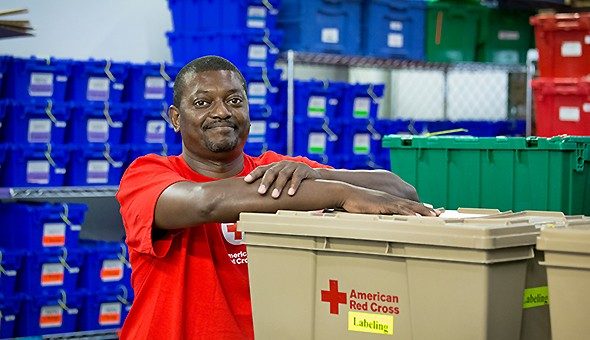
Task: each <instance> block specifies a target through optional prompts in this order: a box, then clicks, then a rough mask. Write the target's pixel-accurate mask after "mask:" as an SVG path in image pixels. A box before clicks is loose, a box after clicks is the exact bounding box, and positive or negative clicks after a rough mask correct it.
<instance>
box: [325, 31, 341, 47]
mask: <svg viewBox="0 0 590 340" xmlns="http://www.w3.org/2000/svg"><path fill="white" fill-rule="evenodd" d="M321 41H322V42H323V43H324V44H337V43H339V42H340V30H338V29H337V28H332V27H326V28H322V40H321Z"/></svg>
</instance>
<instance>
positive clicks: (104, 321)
mask: <svg viewBox="0 0 590 340" xmlns="http://www.w3.org/2000/svg"><path fill="white" fill-rule="evenodd" d="M121 309H122V308H121V303H120V302H107V303H101V304H100V314H99V315H98V324H99V325H101V326H118V325H119V324H121Z"/></svg>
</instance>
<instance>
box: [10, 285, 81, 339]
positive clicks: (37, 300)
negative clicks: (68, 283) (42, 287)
mask: <svg viewBox="0 0 590 340" xmlns="http://www.w3.org/2000/svg"><path fill="white" fill-rule="evenodd" d="M81 306H82V299H81V296H80V294H78V293H73V292H71V291H66V290H60V291H57V292H52V293H48V294H39V295H35V296H27V297H26V299H25V300H24V301H23V305H22V309H21V314H20V315H19V318H18V319H17V322H16V326H17V327H16V336H17V337H25V336H39V335H43V334H56V333H69V332H74V331H75V330H76V326H77V323H78V316H79V312H80V308H81Z"/></svg>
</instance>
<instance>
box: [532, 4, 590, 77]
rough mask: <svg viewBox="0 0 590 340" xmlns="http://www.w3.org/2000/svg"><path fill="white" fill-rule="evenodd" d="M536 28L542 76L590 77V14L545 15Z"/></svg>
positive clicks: (534, 20)
mask: <svg viewBox="0 0 590 340" xmlns="http://www.w3.org/2000/svg"><path fill="white" fill-rule="evenodd" d="M530 23H531V25H533V26H534V27H535V42H536V44H537V49H538V50H539V64H538V65H539V71H540V73H541V77H564V78H568V77H584V76H587V75H590V13H560V14H554V13H543V14H538V15H535V16H533V17H531V18H530Z"/></svg>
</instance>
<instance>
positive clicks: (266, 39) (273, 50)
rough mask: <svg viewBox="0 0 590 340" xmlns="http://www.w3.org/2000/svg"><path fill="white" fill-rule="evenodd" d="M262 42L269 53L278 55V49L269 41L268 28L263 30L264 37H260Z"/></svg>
mask: <svg viewBox="0 0 590 340" xmlns="http://www.w3.org/2000/svg"><path fill="white" fill-rule="evenodd" d="M262 41H263V42H264V43H265V44H266V46H268V48H270V51H269V52H270V53H272V54H277V53H279V49H278V48H277V47H276V46H275V44H273V43H272V41H270V31H269V29H268V28H265V29H264V37H262Z"/></svg>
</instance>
